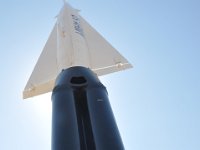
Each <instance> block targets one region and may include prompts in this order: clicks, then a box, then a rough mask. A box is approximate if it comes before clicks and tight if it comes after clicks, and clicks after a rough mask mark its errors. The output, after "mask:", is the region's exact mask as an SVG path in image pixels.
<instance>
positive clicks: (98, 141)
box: [52, 67, 124, 150]
mask: <svg viewBox="0 0 200 150" xmlns="http://www.w3.org/2000/svg"><path fill="white" fill-rule="evenodd" d="M52 104H53V116H52V150H124V147H123V143H122V140H121V138H120V134H119V131H118V128H117V125H116V122H115V119H114V115H113V113H112V109H111V106H110V103H109V100H108V94H107V91H106V88H105V87H104V86H103V84H101V82H100V81H99V79H98V78H97V76H96V75H95V74H94V73H93V72H92V71H91V70H90V69H88V68H84V67H72V68H69V69H66V70H63V71H62V72H61V73H60V75H59V76H58V78H57V80H56V84H55V88H54V90H53V93H52Z"/></svg>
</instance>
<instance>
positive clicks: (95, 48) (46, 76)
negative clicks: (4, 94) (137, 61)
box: [23, 3, 132, 98]
mask: <svg viewBox="0 0 200 150" xmlns="http://www.w3.org/2000/svg"><path fill="white" fill-rule="evenodd" d="M73 66H84V67H86V68H90V69H91V70H92V71H93V72H95V73H96V74H97V75H98V76H100V75H105V74H109V73H112V72H116V71H121V70H125V69H129V68H131V67H132V65H131V64H130V63H129V62H128V61H127V60H126V58H124V57H123V56H122V55H121V54H120V53H119V52H118V51H117V50H116V49H115V48H113V47H112V45H111V44H109V42H107V41H106V40H105V39H104V38H103V37H102V36H101V35H100V34H99V33H98V32H97V31H96V30H95V29H94V28H93V27H92V26H90V24H89V23H87V21H86V20H84V18H82V17H81V16H80V15H79V12H78V11H77V9H74V8H72V7H71V6H70V5H69V4H67V3H65V4H64V6H63V8H62V9H61V10H60V13H59V14H58V16H57V22H56V24H55V26H54V28H53V30H52V32H51V34H50V36H49V39H48V40H47V42H46V44H45V47H44V49H43V51H42V53H41V55H40V57H39V59H38V61H37V64H36V65H35V68H34V70H33V72H32V74H31V76H30V78H29V80H28V82H27V84H26V86H25V89H24V91H23V98H29V97H32V96H36V95H40V94H43V93H47V92H50V91H52V89H53V87H54V82H55V79H56V77H57V76H58V74H59V73H60V72H61V70H62V69H67V68H70V67H73Z"/></svg>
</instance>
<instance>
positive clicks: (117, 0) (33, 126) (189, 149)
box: [0, 0, 200, 150]
mask: <svg viewBox="0 0 200 150" xmlns="http://www.w3.org/2000/svg"><path fill="white" fill-rule="evenodd" d="M68 2H69V3H70V4H71V5H72V6H73V7H74V8H77V9H80V10H81V12H80V14H81V15H82V16H83V17H84V18H85V19H86V20H87V21H88V22H89V23H90V24H91V25H92V26H93V27H94V28H95V29H96V30H97V31H98V32H99V33H101V34H102V35H103V36H104V37H105V38H106V39H107V40H108V41H109V42H110V43H111V44H112V45H113V46H114V47H115V48H116V49H118V51H119V52H120V53H122V54H123V55H124V56H125V57H126V58H127V59H128V60H129V61H130V62H131V63H132V64H133V65H134V68H133V69H130V70H127V71H124V72H118V73H114V74H110V75H107V76H104V77H101V78H100V79H101V81H102V82H103V84H104V85H105V86H106V87H107V90H108V92H109V99H110V102H111V105H112V108H113V112H114V114H115V118H116V121H117V124H118V127H119V130H120V133H121V136H122V139H123V143H124V145H125V148H126V150H199V149H200V9H199V8H200V1H199V0H162V1H160V0H140V1H136V0H109V1H108V0H107V1H106V0H99V1H97V0H84V1H83V0H69V1H68ZM61 7H62V1H61V0H42V1H41V0H32V1H31V0H29V1H27V0H12V1H0V18H1V21H0V66H1V73H0V91H1V100H0V119H1V121H0V150H50V147H51V98H50V97H51V93H50V94H47V95H43V96H39V97H34V98H31V99H28V100H25V101H24V100H22V91H23V88H24V86H25V84H26V82H27V80H28V78H29V76H30V74H31V72H32V69H33V67H34V65H35V63H36V61H37V59H38V57H39V55H40V53H41V51H42V49H43V47H44V44H45V42H46V40H47V38H48V36H49V34H50V32H51V29H52V27H53V25H54V23H55V22H56V19H55V16H56V15H57V14H58V12H59V10H60V8H61ZM105 136H106V135H105Z"/></svg>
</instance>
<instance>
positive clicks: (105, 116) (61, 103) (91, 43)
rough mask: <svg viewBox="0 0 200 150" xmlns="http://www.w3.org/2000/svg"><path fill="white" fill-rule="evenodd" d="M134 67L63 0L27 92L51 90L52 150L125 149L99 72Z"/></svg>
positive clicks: (31, 95)
mask: <svg viewBox="0 0 200 150" xmlns="http://www.w3.org/2000/svg"><path fill="white" fill-rule="evenodd" d="M131 67H132V65H131V64H130V63H129V62H128V61H127V60H126V59H125V58H124V57H123V56H122V55H121V54H120V53H119V52H118V51H117V50H116V49H115V48H113V47H112V46H111V45H110V44H109V43H108V42H107V41H106V40H105V39H104V38H103V37H102V36H101V35H100V34H99V33H98V32H97V31H96V30H95V29H94V28H93V27H91V26H90V25H89V23H87V21H85V20H84V19H83V18H82V17H81V16H80V15H79V11H78V10H76V9H74V8H72V7H71V6H70V5H69V4H68V3H66V2H64V6H63V7H62V9H61V10H60V13H59V15H58V16H57V22H56V23H55V25H54V27H53V30H52V32H51V34H50V36H49V38H48V40H47V42H46V44H45V46H44V49H43V51H42V53H41V55H40V57H39V59H38V61H37V63H36V65H35V68H34V70H33V72H32V74H31V76H30V78H29V80H28V82H27V84H26V86H25V89H24V91H23V98H24V99H26V98H29V97H33V96H37V95H40V94H43V93H47V92H51V91H52V150H67V149H69V150H112V149H113V150H124V146H123V142H122V140H121V137H120V133H119V130H118V128H117V124H116V122H115V118H114V115H113V112H112V109H111V106H110V103H109V99H108V92H107V90H106V87H105V86H104V85H103V84H102V83H101V82H100V80H99V79H98V76H101V75H106V74H109V73H113V72H116V71H121V70H125V69H129V68H131Z"/></svg>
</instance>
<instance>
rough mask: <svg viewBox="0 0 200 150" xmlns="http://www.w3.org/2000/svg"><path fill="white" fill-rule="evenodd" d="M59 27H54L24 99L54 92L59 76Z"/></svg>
mask: <svg viewBox="0 0 200 150" xmlns="http://www.w3.org/2000/svg"><path fill="white" fill-rule="evenodd" d="M56 26H57V25H55V26H54V28H53V30H52V32H51V34H50V37H49V39H48V41H47V42H46V44H45V47H44V49H43V51H42V53H41V55H40V57H39V59H38V61H37V64H36V65H35V68H34V70H33V72H32V74H31V76H30V78H29V80H28V82H27V84H26V87H25V89H24V92H23V98H24V99H25V98H29V97H32V96H36V95H40V94H43V93H47V92H50V91H52V89H53V86H54V82H55V78H56V76H57V72H58V69H57V60H56V48H57V28H56Z"/></svg>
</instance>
